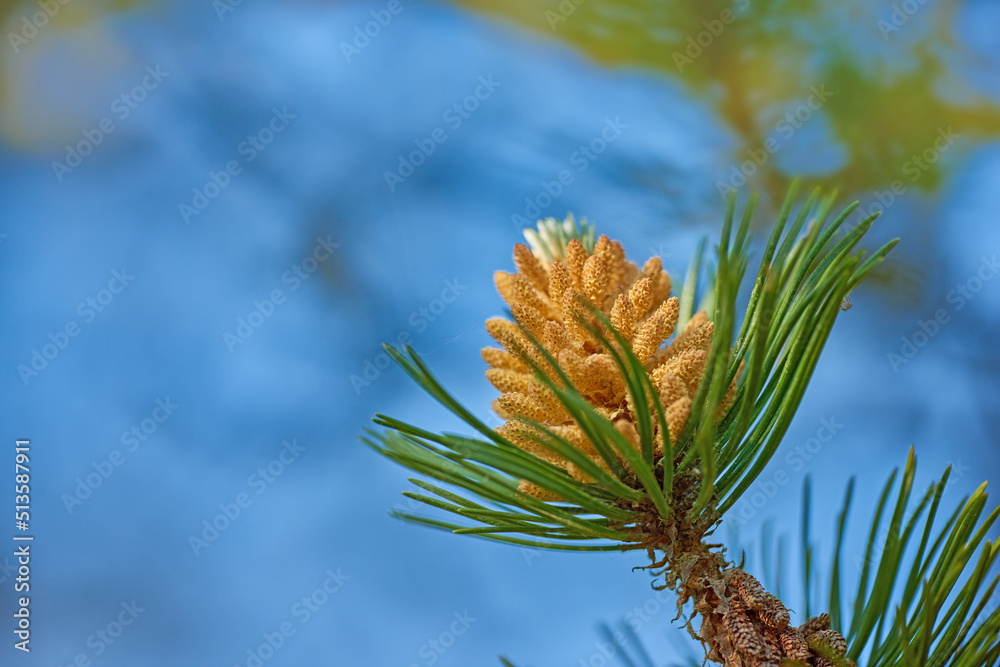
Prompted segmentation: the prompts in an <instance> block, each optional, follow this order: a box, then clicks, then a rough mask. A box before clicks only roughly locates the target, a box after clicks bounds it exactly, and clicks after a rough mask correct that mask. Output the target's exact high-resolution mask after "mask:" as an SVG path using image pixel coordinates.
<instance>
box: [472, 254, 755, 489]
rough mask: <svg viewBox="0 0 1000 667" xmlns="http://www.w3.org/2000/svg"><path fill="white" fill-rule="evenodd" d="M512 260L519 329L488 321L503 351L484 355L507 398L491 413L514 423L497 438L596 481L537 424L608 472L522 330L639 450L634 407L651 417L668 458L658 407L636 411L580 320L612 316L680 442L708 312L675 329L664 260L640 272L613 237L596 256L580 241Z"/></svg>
mask: <svg viewBox="0 0 1000 667" xmlns="http://www.w3.org/2000/svg"><path fill="white" fill-rule="evenodd" d="M514 263H515V266H516V267H517V272H516V273H506V272H503V271H498V272H497V273H496V274H495V282H496V286H497V290H498V291H499V292H500V295H501V296H502V297H503V299H504V300H505V301H506V302H507V304H508V305H509V306H510V310H511V314H512V315H513V316H514V319H515V320H516V322H517V323H516V324H515V323H514V322H511V321H510V320H507V319H505V318H501V317H496V318H491V319H489V320H487V322H486V329H487V331H488V332H489V334H490V335H491V336H492V337H493V338H494V339H495V340H496V341H497V342H498V343H500V344H501V345H502V346H503V348H502V349H501V348H494V347H487V348H484V349H483V359H484V360H485V361H486V363H487V364H489V366H490V368H489V370H487V371H486V376H487V378H488V379H489V381H490V383H491V384H492V385H493V386H494V387H496V388H497V390H499V391H500V392H501V395H500V397H499V398H498V399H497V400H496V401H495V402H494V409H495V410H496V412H497V414H498V415H500V417H501V418H503V419H506V420H507V421H506V423H505V424H504V425H503V426H501V427H499V428H498V429H497V432H498V433H499V434H500V435H502V436H503V437H505V438H507V439H508V440H510V441H511V442H513V443H514V444H516V445H517V446H518V447H520V448H522V449H524V450H525V451H528V452H530V453H532V454H534V455H536V456H538V457H539V458H541V459H544V460H546V461H549V462H551V463H553V464H555V465H558V466H560V467H562V468H563V469H565V470H566V471H567V472H568V473H569V474H570V475H571V476H572V477H573V478H574V479H577V480H579V481H581V482H585V483H586V482H591V481H592V480H591V479H590V478H589V477H588V476H587V475H586V474H585V473H584V472H583V471H581V470H580V469H579V468H578V467H577V466H575V465H574V464H573V463H571V462H570V461H567V460H566V459H564V458H562V457H560V456H558V455H556V454H555V453H554V452H552V451H551V450H550V449H548V448H547V447H545V446H544V445H542V444H540V443H539V442H538V440H537V439H535V438H533V437H532V435H531V434H532V431H533V430H534V429H533V428H532V427H531V426H530V425H528V424H526V423H524V421H522V420H524V419H527V420H530V421H534V422H538V423H541V424H544V425H545V426H546V428H547V429H549V430H550V431H552V432H553V433H555V434H557V435H559V436H560V437H562V438H563V439H564V440H566V441H567V442H569V443H571V444H572V445H573V446H574V447H576V448H577V449H579V450H580V451H582V452H583V453H584V454H586V455H587V456H588V457H589V458H591V459H592V460H593V461H594V462H595V463H596V464H598V465H599V466H601V467H602V468H604V469H607V468H608V466H607V464H606V463H605V462H604V460H603V459H602V458H601V456H600V455H599V454H598V452H597V450H596V449H595V447H594V445H593V443H592V442H591V441H590V439H589V438H588V437H587V435H586V434H585V433H584V431H583V429H582V428H581V427H580V426H579V425H578V424H577V423H576V422H575V421H574V419H573V417H572V416H571V415H570V413H569V412H568V411H567V410H566V409H565V407H564V406H563V405H562V403H560V401H559V400H558V398H557V397H556V396H555V394H554V393H552V392H551V391H550V390H549V389H548V388H547V387H546V386H545V385H544V384H543V383H542V382H541V381H539V380H538V379H537V378H536V377H535V375H534V373H533V372H532V370H531V367H530V365H529V363H527V360H528V359H530V360H532V361H534V363H535V364H537V365H538V366H539V367H540V368H543V369H544V368H546V367H547V363H546V362H545V361H544V356H543V355H542V354H541V353H539V351H538V350H537V349H536V348H535V346H534V345H533V344H532V343H531V342H530V340H529V338H528V337H527V336H525V335H524V333H523V332H522V330H521V328H522V327H523V329H524V330H526V331H528V332H530V333H531V335H532V336H533V337H534V338H535V339H536V340H537V341H538V342H539V343H540V344H541V345H542V347H544V348H545V350H546V351H547V352H548V353H549V354H550V355H551V356H552V357H553V358H554V359H555V360H556V361H557V363H558V365H559V366H560V368H561V370H562V371H563V372H564V373H565V374H566V376H567V377H568V378H569V380H570V381H571V382H572V384H573V386H574V387H575V389H576V390H577V391H578V392H579V393H580V394H581V395H582V396H583V397H584V399H586V400H587V402H588V403H589V404H590V405H591V406H592V407H593V408H594V409H595V410H596V411H597V412H598V413H600V414H601V415H603V416H604V417H606V418H607V419H609V420H610V421H612V422H613V423H614V425H615V428H616V429H617V430H618V431H619V432H620V433H621V434H622V435H623V436H625V438H627V439H628V440H629V441H630V442H631V443H632V444H633V445H634V446H635V447H636V448H637V449H639V448H640V444H639V433H638V431H637V428H636V410H639V409H644V410H647V411H649V413H650V415H651V417H652V422H653V423H654V424H657V426H656V431H655V433H654V437H655V443H654V451H655V458H656V459H657V460H658V459H659V458H662V456H663V446H662V445H663V434H662V433H660V428H659V426H658V419H657V418H656V415H655V412H653V408H652V403H650V404H649V405H646V406H638V405H636V404H635V402H634V401H633V400H632V397H631V396H630V395H629V393H628V391H627V390H626V383H625V380H624V379H623V377H622V375H621V373H620V372H619V369H618V367H617V365H616V364H615V362H614V359H613V357H612V356H611V355H610V354H609V353H608V352H609V351H608V350H606V349H605V348H604V347H603V346H602V345H601V344H600V342H599V340H598V339H597V338H596V337H595V336H594V335H593V334H592V333H591V332H590V331H589V330H588V329H587V327H586V326H584V325H583V324H582V323H581V320H580V318H581V317H583V318H584V319H585V320H587V321H591V322H593V321H594V319H593V316H592V313H590V312H588V308H587V306H586V305H585V303H584V301H585V302H586V303H589V304H590V305H591V306H593V307H595V308H597V309H598V310H600V311H601V312H603V313H604V314H605V315H607V316H608V318H609V319H610V321H611V323H612V325H613V326H614V327H615V329H616V330H617V331H618V332H619V333H620V334H621V335H622V337H623V338H624V339H625V340H626V341H628V343H629V345H630V347H631V350H632V352H633V353H634V354H635V356H636V357H637V358H638V359H639V361H641V362H642V364H643V366H644V368H645V369H646V371H647V372H648V374H649V378H650V380H651V381H652V384H653V387H654V388H656V389H657V390H658V391H659V395H660V400H661V403H662V405H663V408H664V410H665V413H666V422H667V427H668V430H669V434H670V438H671V440H670V441H671V442H676V440H677V438H678V437H679V436H680V434H681V433H682V432H683V430H684V427H685V426H686V424H687V420H688V416H689V414H690V411H691V401H692V399H693V398H694V397H695V394H696V392H697V391H698V385H699V383H700V382H701V380H702V376H703V375H704V372H705V367H706V363H707V359H708V350H709V347H710V345H711V341H712V328H713V327H712V322H710V321H709V320H708V317H707V316H706V314H705V313H704V312H699V313H697V314H696V315H694V316H693V317H691V318H690V320H689V321H688V323H687V325H686V326H685V328H684V330H683V331H681V332H677V331H676V329H677V323H678V316H679V314H680V308H679V302H678V299H677V298H676V297H671V296H670V289H671V282H670V276H669V275H668V274H667V272H666V271H664V270H663V265H662V262H661V260H660V258H659V257H652V258H651V259H649V261H647V262H646V263H645V265H643V267H642V268H641V269H640V268H639V267H638V266H637V265H635V264H634V263H632V262H630V261H628V260H627V259H626V258H625V251H624V249H623V248H622V246H621V244H620V243H619V242H617V241H611V240H610V239H609V238H608V237H607V236H601V237H600V238H599V239H598V240H597V242H596V244H594V249H593V252H592V253H588V252H587V250H586V249H585V247H584V245H583V243H581V242H580V241H579V240H577V239H573V240H571V241H569V242H568V243H566V244H565V245H564V246H561V247H559V248H557V249H556V250H555V252H554V253H553V252H552V251H548V252H544V253H543V252H537V253H536V252H533V251H532V250H531V248H529V247H528V246H527V245H524V244H517V245H516V246H514ZM518 325H520V326H518ZM675 333H676V335H674V334H675ZM671 336H673V338H672V340H670V342H669V344H667V345H664V342H665V341H667V340H668V339H671ZM607 338H608V339H609V340H610V339H611V337H610V336H608V337H607ZM735 383H736V381H735V380H734V381H733V385H732V386H730V387H729V391H728V392H727V393H726V396H725V399H724V400H723V404H722V410H720V415H721V414H724V411H725V410H726V409H727V408H728V406H729V404H730V403H731V401H732V398H733V395H734V394H735ZM538 435H539V434H538V433H535V436H536V437H537V436H538ZM668 463H669V462H668ZM519 489H520V490H521V491H522V492H524V493H526V494H528V495H531V496H533V497H535V498H539V499H541V500H546V501H552V500H559V499H560V498H559V497H558V496H556V495H554V494H552V493H551V492H549V491H547V490H546V489H542V488H540V487H538V486H537V485H535V484H532V483H530V482H527V481H522V482H521V484H520V487H519Z"/></svg>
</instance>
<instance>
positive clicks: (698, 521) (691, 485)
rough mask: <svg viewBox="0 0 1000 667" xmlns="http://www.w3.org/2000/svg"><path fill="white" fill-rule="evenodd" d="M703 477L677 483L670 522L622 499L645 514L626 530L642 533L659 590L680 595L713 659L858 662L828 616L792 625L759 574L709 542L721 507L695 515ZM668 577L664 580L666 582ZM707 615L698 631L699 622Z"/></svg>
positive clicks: (800, 664) (754, 664)
mask: <svg viewBox="0 0 1000 667" xmlns="http://www.w3.org/2000/svg"><path fill="white" fill-rule="evenodd" d="M698 482H699V475H698V474H697V472H688V473H685V474H684V475H681V476H678V477H677V478H676V479H675V480H674V493H673V498H672V499H671V500H672V507H673V509H674V517H673V519H672V520H670V521H664V520H663V519H662V518H661V517H660V516H659V514H658V513H657V511H656V508H655V507H654V506H653V505H652V503H651V502H648V501H647V502H642V503H632V502H623V503H622V507H624V508H626V509H628V510H630V511H631V512H633V513H635V515H636V516H637V517H638V519H637V520H636V521H635V522H633V523H631V524H629V525H626V526H620V528H621V529H623V530H627V531H630V532H632V533H633V535H634V536H635V542H634V546H632V547H631V548H633V549H645V550H646V552H647V553H648V554H649V558H650V561H651V562H650V564H649V565H647V566H644V567H643V568H642V569H649V570H652V573H653V575H654V577H656V579H657V581H654V584H653V587H654V588H656V589H657V590H663V589H665V588H666V589H670V590H672V591H674V592H676V593H677V596H678V597H677V617H676V618H675V619H674V620H677V619H679V618H682V617H684V616H685V607H686V605H687V604H688V603H689V602H690V603H691V612H690V614H689V615H688V616H687V617H686V618H684V623H685V626H686V627H687V630H688V632H689V633H690V634H691V636H692V637H694V638H695V639H697V640H698V641H700V642H701V643H702V646H703V647H704V649H705V653H706V656H707V658H708V659H709V660H711V661H714V662H717V663H721V664H723V665H725V666H726V667H772V666H773V667H778V666H779V665H781V666H783V667H806V666H808V667H832V666H834V665H844V666H847V667H856V665H855V663H854V662H853V661H852V660H850V659H849V658H846V657H845V654H846V652H847V642H846V641H845V640H844V638H843V637H842V636H841V635H840V633H838V632H836V631H835V630H831V629H830V616H829V615H828V614H822V615H820V616H816V617H814V618H811V619H809V620H808V621H807V622H806V623H804V624H802V625H801V626H798V627H796V626H793V625H791V624H790V617H789V613H788V610H787V609H786V608H785V605H784V604H782V602H781V600H779V599H778V598H777V597H776V596H774V595H772V594H770V593H768V592H767V591H765V590H764V588H763V587H762V586H761V585H760V582H758V581H757V580H756V579H755V578H754V577H753V576H752V575H750V574H749V573H747V572H745V571H743V570H742V569H740V568H737V567H734V564H733V563H730V562H728V561H727V560H726V559H725V549H724V548H723V546H722V545H721V544H711V543H708V542H706V538H707V537H709V536H710V535H711V534H712V532H713V531H714V530H715V528H716V527H717V526H718V525H719V523H720V519H721V517H720V515H719V514H718V513H717V512H716V511H715V510H714V505H713V506H710V507H709V508H708V509H707V510H705V511H704V512H702V513H701V514H700V515H698V516H696V517H690V516H689V512H690V509H691V507H692V506H693V505H694V501H695V498H697V495H698V488H699V483H698ZM661 578H662V579H661ZM696 617H697V618H700V619H701V627H700V628H699V629H698V630H697V631H696V630H695V628H694V626H693V625H692V621H693V620H695V619H696Z"/></svg>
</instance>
